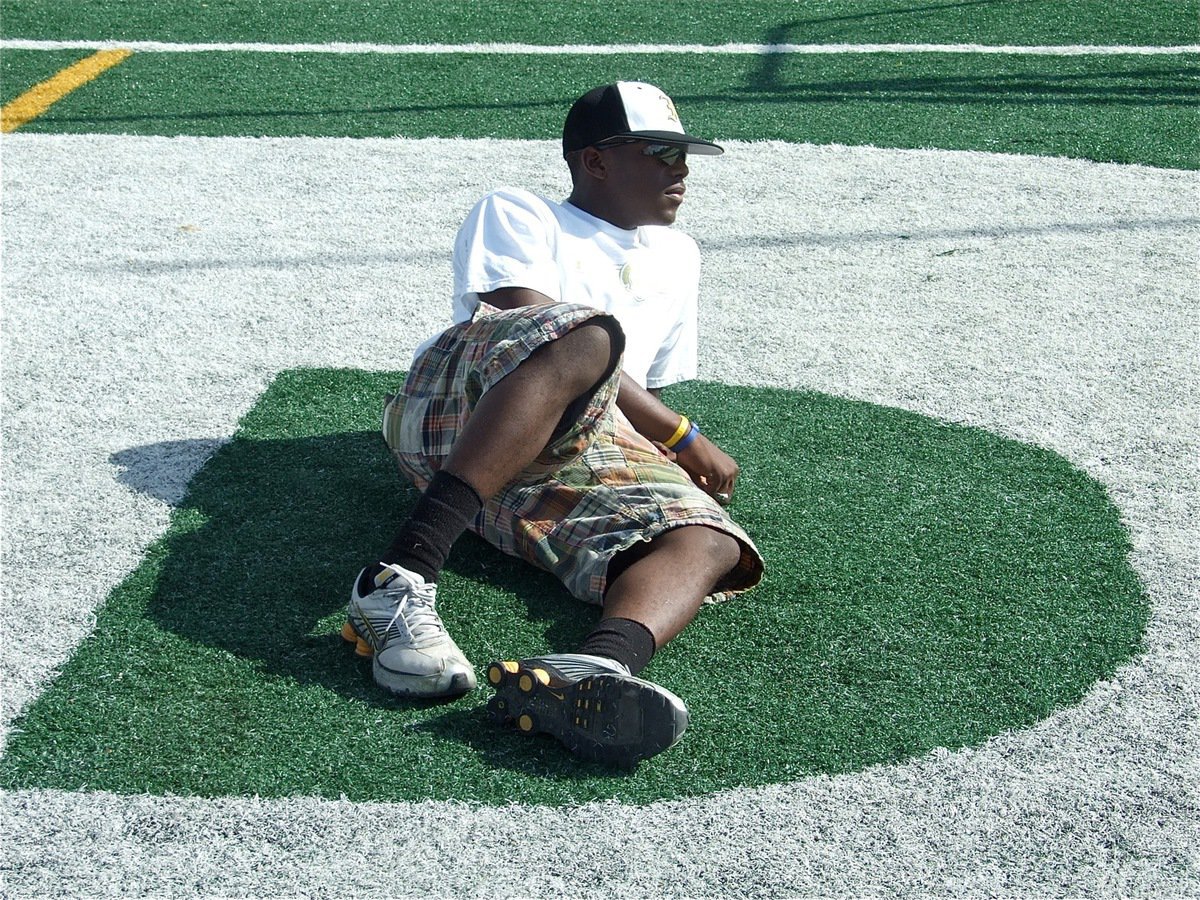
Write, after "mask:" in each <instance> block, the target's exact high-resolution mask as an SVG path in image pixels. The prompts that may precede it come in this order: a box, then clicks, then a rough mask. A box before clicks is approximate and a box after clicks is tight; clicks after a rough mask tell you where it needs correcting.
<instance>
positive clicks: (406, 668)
mask: <svg viewBox="0 0 1200 900" xmlns="http://www.w3.org/2000/svg"><path fill="white" fill-rule="evenodd" d="M365 573H366V569H364V570H363V571H362V572H360V573H359V576H358V578H357V579H355V582H354V588H353V590H352V591H351V592H350V603H349V604H348V605H347V607H346V624H345V625H344V626H342V637H343V638H345V639H346V640H347V641H350V642H351V643H353V644H355V652H356V653H358V654H359V655H360V656H373V657H374V662H373V664H372V667H373V672H374V675H375V682H376V683H377V684H378V685H379V686H380V687H383V688H386V689H387V690H389V691H391V692H392V693H393V694H400V695H401V696H404V697H457V696H459V695H461V694H465V693H467V692H468V691H470V690H473V689H474V688H475V670H474V669H473V668H472V667H471V663H470V662H469V661H468V660H467V658H466V657H465V656H464V655H463V652H462V651H461V650H459V649H458V645H457V644H455V643H454V639H453V638H452V637H450V634H449V633H448V632H447V631H446V626H445V625H443V624H442V619H441V617H440V616H439V615H438V614H437V609H436V608H435V603H436V600H437V585H436V584H426V583H425V579H424V578H422V577H421V576H420V575H418V574H417V573H416V572H410V571H409V570H408V569H405V568H403V567H402V566H396V565H386V566H384V567H383V571H381V572H380V573H379V574H378V575H377V576H375V579H374V581H375V586H374V589H373V590H371V591H370V592H369V593H366V594H364V593H362V588H363V586H364V585H363V582H364V581H365V580H366V574H365Z"/></svg>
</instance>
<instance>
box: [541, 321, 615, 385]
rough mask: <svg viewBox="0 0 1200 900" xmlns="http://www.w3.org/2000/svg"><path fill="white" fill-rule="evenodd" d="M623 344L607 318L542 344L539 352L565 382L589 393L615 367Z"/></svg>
mask: <svg viewBox="0 0 1200 900" xmlns="http://www.w3.org/2000/svg"><path fill="white" fill-rule="evenodd" d="M623 343H624V342H623V339H622V338H621V335H620V332H619V331H618V332H616V333H615V334H614V332H613V331H612V329H611V328H610V327H608V324H607V321H606V319H593V320H590V321H588V322H585V323H584V324H582V325H580V326H579V327H577V328H573V329H571V330H570V331H569V332H567V333H566V334H564V335H563V336H562V337H560V338H558V340H555V341H551V342H550V343H548V344H545V345H543V347H542V348H540V351H539V352H540V353H541V354H542V355H543V358H544V359H545V360H546V361H547V362H548V363H550V364H551V365H553V367H554V369H555V372H556V373H557V374H558V376H559V377H560V378H561V379H563V381H564V382H565V383H571V384H574V385H576V386H577V387H578V390H579V392H580V393H582V392H584V391H588V392H589V393H590V391H592V390H595V388H596V386H597V385H599V383H600V382H602V381H603V380H604V379H605V378H607V377H608V376H609V375H610V374H611V373H612V371H613V369H614V368H615V367H616V365H617V362H618V360H619V359H620V356H621V347H622V345H623Z"/></svg>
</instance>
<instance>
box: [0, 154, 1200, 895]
mask: <svg viewBox="0 0 1200 900" xmlns="http://www.w3.org/2000/svg"><path fill="white" fill-rule="evenodd" d="M3 148H4V166H3V170H2V174H3V178H4V197H5V207H4V217H3V236H4V241H5V260H4V262H5V266H4V268H3V271H2V273H0V274H2V276H3V296H4V306H5V310H4V314H5V322H4V325H5V327H4V330H3V332H2V333H0V351H3V354H4V360H5V365H4V378H3V387H4V392H3V393H4V397H3V400H4V404H5V406H4V409H3V413H4V439H5V454H4V456H3V458H0V505H3V507H4V510H5V516H4V521H3V526H2V534H0V536H2V537H3V539H4V542H5V575H4V583H3V589H4V592H5V593H4V600H3V602H0V633H7V634H12V635H20V640H9V641H4V642H0V686H2V687H3V690H0V719H2V720H3V721H5V722H6V721H10V720H11V719H12V717H13V715H15V714H16V713H17V712H19V710H20V708H21V707H22V706H23V705H26V704H27V703H29V702H32V699H33V698H34V697H35V696H36V695H37V693H38V692H39V691H40V690H41V688H42V686H43V685H44V684H45V683H47V681H48V679H50V678H51V677H52V675H53V672H54V670H55V668H56V667H57V666H59V665H60V664H62V663H63V662H65V660H66V659H67V658H68V657H69V656H70V654H71V652H72V648H73V647H74V646H75V645H76V644H77V643H78V642H79V641H80V640H81V639H82V637H83V636H84V635H85V634H86V633H87V632H88V630H89V626H88V622H89V621H90V617H91V615H92V611H93V610H94V609H95V608H96V607H98V606H99V604H100V603H102V602H103V601H104V599H105V597H106V596H107V595H108V593H109V591H110V590H112V588H113V587H115V586H116V585H117V584H119V583H120V581H121V580H122V579H123V578H124V577H126V575H127V574H128V573H129V572H130V571H131V570H133V569H134V568H135V567H137V566H138V565H140V564H141V562H142V559H143V553H144V549H145V547H146V545H147V544H149V543H150V542H151V541H153V540H156V539H157V538H158V537H159V536H160V535H161V534H162V533H163V531H164V530H165V528H166V527H167V522H168V517H169V514H170V504H171V503H172V502H176V501H177V500H178V499H179V498H180V497H181V496H182V493H183V490H184V487H185V485H186V483H187V480H188V478H189V477H190V475H191V473H192V472H194V471H196V470H198V469H199V468H200V467H201V466H202V465H203V462H204V459H205V457H206V456H207V454H208V453H210V452H211V451H212V450H213V448H214V447H215V446H216V444H217V443H219V441H221V440H222V439H224V438H226V437H228V435H230V434H232V433H233V429H234V428H236V425H237V422H238V419H239V418H240V417H241V416H242V414H243V413H244V412H245V411H246V410H248V409H250V408H251V407H252V406H253V405H254V404H255V403H256V402H257V398H258V397H259V396H260V395H261V393H262V390H263V388H264V386H265V385H266V383H267V381H268V380H269V379H270V378H271V377H272V376H273V375H274V374H275V373H277V372H279V371H281V370H282V369H286V368H290V367H294V366H333V367H352V368H368V369H374V370H383V371H390V370H395V369H397V368H402V367H403V366H405V365H407V361H408V360H409V359H410V358H411V354H412V350H413V348H414V347H415V346H416V344H417V343H418V342H419V341H420V340H422V339H424V338H425V337H426V336H427V335H428V334H429V333H431V332H432V331H434V330H436V329H437V328H438V327H441V326H442V325H444V324H445V323H446V321H447V320H448V316H449V301H448V300H447V299H446V298H447V297H448V296H449V292H450V289H451V271H450V260H449V254H450V248H451V246H452V242H453V238H454V233H455V229H456V228H457V226H458V223H459V222H460V221H461V218H462V217H463V216H464V215H465V214H466V212H467V210H469V209H470V206H471V205H472V204H473V203H474V202H475V201H476V200H478V198H479V196H481V194H482V193H483V192H484V191H485V190H487V189H489V188H490V187H493V186H497V185H500V184H514V185H520V186H522V187H527V188H530V189H532V190H536V191H538V192H540V193H543V194H546V195H549V196H556V197H561V196H564V195H565V192H566V190H567V189H568V183H567V178H566V171H565V166H563V164H562V160H561V157H560V156H559V155H558V152H557V149H556V146H555V143H554V142H553V141H542V142H532V141H482V140H480V141H458V140H449V139H424V140H409V139H400V138H387V139H382V138H363V139H349V138H301V139H292V138H272V139H252V138H196V137H179V138H163V137H137V136H125V135H54V134H47V135H41V134H20V133H17V134H15V135H9V136H6V137H5V138H4V143H3ZM689 183H690V186H691V190H690V191H689V194H688V201H687V203H686V204H685V206H684V209H683V211H682V213H681V225H682V227H683V228H684V230H685V231H687V232H688V233H689V234H692V235H693V236H694V237H696V238H697V239H698V240H699V241H700V242H701V247H702V252H703V255H704V266H705V268H704V276H703V277H704V281H703V288H702V291H703V294H702V300H701V303H702V309H703V310H704V319H703V327H702V330H701V340H702V350H701V352H702V357H701V358H702V361H703V363H702V364H703V369H702V374H703V377H705V378H708V379H714V380H718V381H724V382H726V383H730V384H754V385H770V386H774V387H781V388H787V389H794V390H817V391H823V392H825V393H833V394H837V395H840V396H849V397H853V398H856V399H861V400H867V401H870V402H875V403H883V404H886V405H890V406H899V407H902V408H906V409H911V410H913V411H916V412H920V413H923V414H925V415H932V416H934V417H936V418H942V419H948V420H951V421H957V422H963V423H966V424H970V425H975V426H980V427H985V428H990V429H992V430H995V431H998V432H1000V433H1002V434H1006V435H1008V436H1010V437H1015V438H1018V439H1021V440H1027V441H1034V442H1036V443H1038V444H1040V445H1041V446H1044V447H1047V448H1049V449H1052V450H1055V451H1057V452H1059V453H1062V454H1064V455H1065V456H1067V457H1068V458H1069V459H1071V460H1072V461H1073V462H1075V463H1077V464H1078V465H1080V466H1082V467H1084V468H1085V469H1086V470H1087V471H1088V472H1090V473H1091V474H1093V475H1094V476H1096V477H1097V478H1100V479H1101V480H1102V481H1103V482H1104V483H1105V485H1106V486H1107V488H1108V490H1109V491H1110V492H1111V494H1112V497H1113V499H1114V502H1117V503H1118V504H1119V505H1120V507H1121V510H1122V516H1123V518H1124V520H1125V522H1126V523H1127V524H1128V526H1129V528H1130V531H1131V539H1132V542H1133V545H1134V555H1133V563H1134V564H1135V566H1137V568H1138V571H1139V573H1140V574H1141V576H1142V577H1143V579H1144V582H1145V585H1146V589H1147V592H1148V594H1149V596H1150V598H1151V600H1152V602H1153V604H1154V619H1153V622H1152V625H1151V628H1150V630H1149V632H1148V636H1147V646H1146V649H1145V652H1144V653H1143V654H1142V655H1141V656H1139V657H1138V658H1137V659H1136V660H1133V661H1131V663H1130V664H1129V665H1128V666H1126V667H1123V668H1122V669H1121V670H1120V671H1119V672H1117V673H1114V675H1113V676H1112V678H1111V680H1110V681H1108V682H1107V683H1105V684H1101V685H1097V686H1096V687H1095V688H1094V689H1093V690H1092V691H1091V692H1090V693H1089V694H1088V695H1087V696H1086V697H1084V698H1083V699H1081V701H1080V702H1079V703H1078V704H1077V705H1075V706H1073V707H1071V708H1068V709H1063V710H1059V711H1057V712H1055V713H1054V714H1053V715H1051V716H1050V717H1049V718H1047V719H1046V720H1044V721H1042V722H1040V723H1038V724H1037V725H1035V726H1033V727H1030V728H1028V729H1024V730H1020V731H1014V732H1012V733H1008V734H1004V735H999V736H996V737H995V738H993V739H991V740H989V741H987V742H986V743H984V744H982V745H980V746H978V747H974V748H967V749H963V750H959V751H955V752H949V751H941V752H934V753H931V754H928V755H926V756H925V757H922V758H921V759H917V760H911V761H909V762H906V763H903V764H900V765H896V766H879V767H876V768H873V769H871V770H868V771H864V772H856V773H848V774H845V775H837V776H814V777H811V778H805V779H800V780H797V781H796V782H794V783H792V784H786V785H777V786H774V787H769V788H762V789H756V790H745V791H727V792H722V793H720V794H714V795H700V796H693V797H688V798H686V799H681V800H675V801H670V802H665V803H656V804H651V805H648V806H628V805H624V804H620V803H607V802H599V803H595V804H590V805H588V806H586V807H584V808H581V809H580V808H569V807H567V808H561V807H553V806H529V805H524V804H520V803H514V804H513V805H511V806H503V807H481V806H475V805H472V804H466V803H460V802H449V801H428V802H423V803H361V804H360V803H353V802H350V801H348V800H319V799H315V798H311V797H290V798H286V799H278V800H266V799H261V798H259V797H224V798H216V799H204V798H201V797H155V796H152V795H148V794H143V795H134V796H121V795H117V794H112V793H104V792H91V791H80V792H74V791H44V790H29V791H8V792H0V822H3V823H4V825H3V833H4V834H6V835H9V837H8V839H7V840H6V841H5V842H3V849H0V868H3V869H4V871H5V878H6V883H5V887H6V888H7V889H8V892H9V893H10V894H11V895H13V896H22V897H32V896H56V895H59V894H62V893H63V885H69V884H92V885H98V886H102V888H103V889H104V890H105V892H107V893H113V894H133V893H150V894H168V893H180V888H179V885H187V886H188V887H189V888H190V890H191V892H192V893H196V894H199V895H205V896H231V895H235V894H236V895H251V894H252V895H255V896H291V895H294V894H296V893H297V891H298V887H297V886H298V885H303V886H304V889H305V890H306V891H308V892H310V893H316V894H321V893H324V894H332V895H337V896H360V897H376V896H381V895H385V894H387V893H389V892H391V893H397V892H398V891H399V890H400V889H399V888H397V887H396V884H398V883H399V882H397V881H395V880H391V881H389V880H387V879H386V878H385V879H383V880H382V881H381V880H380V877H379V873H380V872H386V873H391V872H397V873H400V874H401V876H402V878H403V884H402V890H403V892H404V893H406V894H411V895H432V896H467V895H470V896H476V895H485V894H486V895H499V896H513V895H517V896H543V895H555V896H559V895H563V896H585V895H586V896H589V897H595V898H602V897H630V896H632V897H642V896H652V895H659V894H662V893H663V892H664V890H668V891H669V892H670V893H672V894H674V895H678V896H711V895H712V894H713V893H714V890H715V889H716V888H714V885H717V886H719V885H736V890H737V892H738V893H739V894H740V895H743V896H755V897H759V896H812V895H816V896H841V897H860V896H863V895H864V894H878V893H880V887H879V886H880V885H883V884H897V885H903V886H904V887H905V889H906V893H910V894H920V895H941V894H946V893H949V892H951V891H949V890H948V886H951V887H953V891H952V893H954V894H955V895H956V896H959V897H962V898H964V900H983V898H990V897H995V896H997V895H1015V896H1045V895H1054V896H1061V895H1064V894H1066V895H1093V894H1098V893H1102V894H1112V895H1116V896H1132V895H1138V896H1144V895H1152V896H1177V897H1178V896H1188V897H1192V896H1200V890H1198V888H1200V871H1198V870H1197V867H1196V866H1194V865H1191V862H1190V861H1191V860H1193V859H1194V858H1195V850H1194V845H1195V841H1194V833H1195V808H1194V807H1195V804H1194V801H1193V799H1192V798H1193V794H1194V792H1192V793H1189V791H1188V789H1187V788H1186V785H1188V784H1192V783H1194V782H1195V772H1194V769H1195V764H1194V763H1195V759H1196V728H1195V723H1196V721H1200V718H1198V716H1197V712H1198V711H1200V690H1198V689H1197V685H1200V678H1197V664H1196V660H1197V659H1200V627H1198V626H1197V622H1196V617H1195V609H1196V608H1197V604H1198V601H1200V596H1198V589H1197V583H1196V579H1195V572H1196V571H1197V565H1196V555H1195V550H1194V549H1193V548H1194V547H1197V546H1200V541H1198V540H1197V532H1198V530H1200V529H1198V527H1197V524H1196V523H1197V521H1198V518H1197V516H1196V515H1195V514H1194V513H1195V510H1196V509H1197V508H1200V507H1198V504H1200V473H1198V472H1197V470H1196V466H1195V447H1196V441H1197V425H1196V422H1197V417H1196V398H1197V397H1200V373H1198V372H1197V371H1196V367H1195V364H1194V362H1193V360H1194V359H1195V358H1196V333H1195V314H1194V311H1195V307H1196V296H1197V289H1196V285H1195V278H1194V272H1195V266H1196V259H1197V247H1200V211H1198V209H1197V201H1196V197H1197V196H1198V193H1197V188H1198V186H1200V175H1198V173H1196V172H1190V171H1189V172H1184V171H1173V170H1165V169H1154V168H1150V167H1146V166H1117V165H1111V164H1098V163H1088V162H1084V161H1080V160H1066V159H1046V158H1038V157H1012V156H999V155H993V154H985V153H972V152H949V151H932V150H929V151H919V150H909V151H905V150H879V149H873V148H861V147H859V148H855V147H813V146H806V145H799V144H788V143H782V142H761V143H759V142H755V143H735V142H728V144H727V153H726V155H725V156H722V157H717V158H713V159H711V160H704V161H703V164H701V163H699V162H698V163H697V164H696V165H695V167H694V170H693V172H692V174H691V176H690V179H689ZM98 288H99V290H98ZM81 298H84V299H83V300H81ZM85 301H86V302H85ZM381 328H383V329H386V331H385V334H386V336H387V338H388V339H387V340H380V329H381ZM64 335H67V336H68V338H69V339H66V340H64V339H63V336H64ZM47 348H53V352H48V351H47ZM364 402H366V401H364ZM374 402H378V401H374ZM781 514H784V515H786V510H783V511H781ZM64 559H71V560H75V559H82V560H86V561H87V563H86V575H85V577H77V578H73V579H68V580H64V579H63V577H62V574H61V572H62V566H63V562H62V561H63V560H64ZM351 577H352V574H351ZM329 602H330V604H331V606H332V605H334V604H337V603H338V602H339V601H338V599H337V598H330V599H329ZM747 602H754V601H753V600H752V599H750V598H748V601H747ZM451 603H452V601H451ZM269 625H270V623H268V624H267V627H269ZM501 638H502V636H498V640H500V639H501ZM116 674H119V673H116ZM313 687H314V688H316V689H319V685H316V684H314V685H313ZM379 714H380V715H386V714H387V713H386V709H385V708H384V707H380V709H379ZM364 739H369V737H368V736H364ZM480 754H481V757H482V761H483V764H484V765H493V764H494V763H493V762H491V761H489V758H488V757H487V755H486V751H484V750H481V751H480ZM1171 785H1176V786H1177V787H1176V788H1171ZM281 836H282V837H281ZM581 848H583V850H582V851H581ZM498 854H502V855H503V858H504V860H505V865H502V866H500V865H497V864H496V860H497V856H498ZM605 859H619V860H620V861H621V862H620V864H619V865H617V866H611V867H608V868H605V869H604V870H603V872H602V874H601V875H597V869H598V867H597V860H605ZM668 885H669V888H667V887H665V886H668ZM1100 888H1103V890H1100ZM99 890H100V888H97V891H99Z"/></svg>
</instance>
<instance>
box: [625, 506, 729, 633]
mask: <svg viewBox="0 0 1200 900" xmlns="http://www.w3.org/2000/svg"><path fill="white" fill-rule="evenodd" d="M741 555H742V548H741V545H740V544H739V543H738V542H737V540H735V539H734V538H733V537H731V536H730V535H728V534H725V533H724V532H721V531H716V530H715V529H712V528H706V527H705V526H703V525H689V526H684V527H682V528H675V529H673V530H671V531H668V532H667V533H666V534H663V535H660V536H659V537H658V538H656V539H655V540H654V541H653V542H652V543H651V545H650V549H649V552H647V553H646V554H645V555H644V556H643V557H642V558H641V559H639V560H637V561H636V562H634V563H632V564H631V565H630V566H629V567H628V568H626V569H625V570H624V571H623V572H621V574H620V575H618V576H617V578H616V579H615V580H614V581H613V582H612V583H611V584H610V585H609V587H608V593H607V594H606V595H605V598H604V617H605V618H614V619H632V620H633V621H635V622H639V623H641V624H642V625H643V626H645V628H646V630H647V631H649V632H650V634H651V635H652V636H653V637H654V645H655V647H656V648H659V647H662V646H663V645H664V644H666V643H667V642H668V641H669V640H671V639H672V638H673V637H675V636H676V635H677V634H679V632H680V631H682V630H683V628H684V626H685V625H687V624H688V623H689V622H691V621H692V619H693V618H695V616H696V613H697V612H698V611H699V609H700V606H701V605H702V604H703V603H704V598H705V597H707V596H708V595H709V594H711V593H712V590H713V588H714V587H715V586H716V585H717V583H718V582H719V581H720V580H721V579H722V578H723V577H724V576H725V575H727V574H728V573H729V572H730V571H731V570H732V569H733V567H734V566H736V565H737V563H738V560H739V559H741Z"/></svg>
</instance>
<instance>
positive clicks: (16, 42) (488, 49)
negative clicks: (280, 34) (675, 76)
mask: <svg viewBox="0 0 1200 900" xmlns="http://www.w3.org/2000/svg"><path fill="white" fill-rule="evenodd" d="M117 48H125V49H129V50H133V51H135V52H138V53H345V54H364V53H376V54H410V55H413V54H451V53H463V54H466V53H487V54H495V55H512V56H520V55H525V56H617V55H622V54H637V53H644V54H663V53H690V54H708V55H718V56H770V55H774V54H800V55H809V56H820V55H832V54H841V53H968V54H970V53H976V54H993V55H995V54H999V55H1008V56H1169V55H1178V54H1184V53H1200V44H1185V45H1180V46H1174V47H1150V46H1138V45H1114V46H1108V45H1102V44H1064V45H1058V46H1028V47H1026V46H1020V45H1007V44H1006V45H988V44H556V45H544V44H500V43H486V44H370V43H327V44H270V43H254V42H250V43H200V44H187V43H172V42H167V41H85V40H79V41H38V40H25V39H22V38H7V39H4V40H0V49H3V50H107V49H117Z"/></svg>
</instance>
